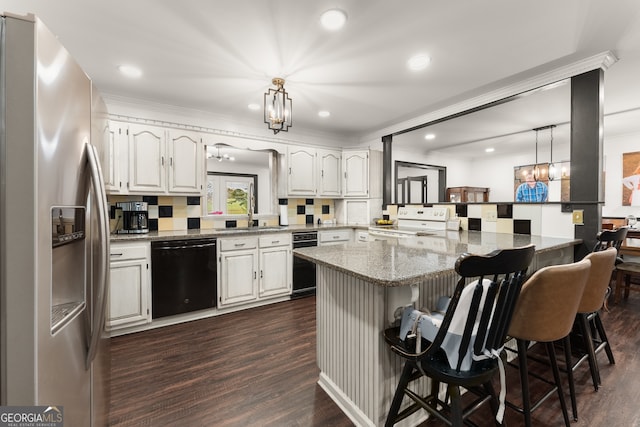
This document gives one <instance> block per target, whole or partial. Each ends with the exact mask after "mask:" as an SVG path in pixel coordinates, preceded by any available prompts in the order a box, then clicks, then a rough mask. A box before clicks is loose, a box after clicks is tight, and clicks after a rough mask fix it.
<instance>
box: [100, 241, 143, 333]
mask: <svg viewBox="0 0 640 427" xmlns="http://www.w3.org/2000/svg"><path fill="white" fill-rule="evenodd" d="M150 253H151V248H150V244H149V243H148V242H147V243H116V242H113V243H111V250H110V253H109V255H110V269H111V270H110V273H111V279H110V286H109V304H108V306H107V317H106V319H107V320H106V329H107V330H109V331H113V330H116V329H121V328H125V327H130V326H136V325H143V324H146V323H150V322H151V306H150V305H151V304H150V300H151V298H150V297H151V294H150V285H151V270H150V269H149V264H150Z"/></svg>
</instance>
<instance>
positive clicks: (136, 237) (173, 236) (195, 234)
mask: <svg viewBox="0 0 640 427" xmlns="http://www.w3.org/2000/svg"><path fill="white" fill-rule="evenodd" d="M343 228H349V229H353V228H362V229H363V230H366V229H367V228H368V226H365V225H349V224H326V225H316V224H313V225H312V224H307V225H283V226H271V227H270V226H265V227H252V228H216V229H210V230H205V229H195V230H174V231H150V232H148V233H142V234H111V239H110V240H111V241H112V242H130V241H154V240H156V241H157V240H182V239H199V238H214V237H238V236H251V235H262V234H267V233H278V232H285V233H286V232H289V233H291V232H296V231H314V230H315V231H320V230H337V229H343Z"/></svg>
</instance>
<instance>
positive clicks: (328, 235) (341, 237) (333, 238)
mask: <svg viewBox="0 0 640 427" xmlns="http://www.w3.org/2000/svg"><path fill="white" fill-rule="evenodd" d="M318 240H320V243H328V242H348V241H349V240H351V230H347V229H344V230H334V231H322V232H320V233H318Z"/></svg>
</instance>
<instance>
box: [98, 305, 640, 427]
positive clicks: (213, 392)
mask: <svg viewBox="0 0 640 427" xmlns="http://www.w3.org/2000/svg"><path fill="white" fill-rule="evenodd" d="M602 319H603V322H604V325H605V328H606V330H607V333H608V334H609V339H610V341H611V342H612V344H613V350H614V355H615V358H616V364H615V365H610V364H609V363H608V361H607V359H606V355H605V354H604V352H603V353H600V354H599V355H598V360H599V363H600V370H601V376H602V385H601V387H600V390H599V391H598V392H594V390H593V387H592V385H591V377H590V375H589V369H588V366H587V365H586V364H584V365H583V366H581V367H580V368H579V369H578V371H576V389H577V394H578V396H577V398H578V409H579V420H578V421H577V422H572V426H611V427H613V426H640V408H639V407H638V404H637V402H638V401H639V400H640V379H639V377H640V352H638V349H639V348H640V295H637V294H635V293H632V295H631V296H630V297H629V300H628V301H623V302H621V303H620V304H618V305H612V306H611V311H610V312H609V313H602ZM315 348H316V342H315V298H314V297H309V298H302V299H299V300H294V301H287V302H283V303H277V304H273V305H270V306H265V307H260V308H256V309H251V310H247V311H242V312H238V313H232V314H226V315H222V316H218V317H214V318H209V319H204V320H198V321H194V322H189V323H184V324H180V325H175V326H169V327H164V328H160V329H155V330H151V331H146V332H141V333H137V334H130V335H125V336H121V337H116V338H112V339H111V351H112V367H111V369H112V377H111V412H110V417H109V425H111V426H120V427H124V426H154V427H156V426H189V427H191V426H351V425H352V423H351V422H350V421H349V419H348V418H347V417H346V416H345V415H344V414H343V413H342V412H341V410H340V409H339V408H338V407H337V405H336V404H335V403H333V401H332V400H331V399H329V397H327V395H326V394H325V393H324V391H323V390H322V389H321V388H320V386H318V385H317V383H316V382H317V379H318V368H317V366H316V363H315V357H316V355H315ZM517 375H518V374H517V371H516V370H515V369H510V368H507V377H508V386H507V398H508V399H513V400H516V399H517V396H519V393H520V390H519V382H518V377H517ZM564 377H565V376H564V375H563V378H564ZM567 390H568V389H567V387H566V386H565V391H566V392H567V393H566V394H567V402H568V391H567ZM568 404H569V403H568ZM569 410H570V409H569ZM533 418H534V425H538V426H561V425H563V423H562V417H561V415H560V413H559V404H558V403H557V398H556V397H553V398H551V399H550V400H549V401H547V402H546V403H545V404H543V406H542V407H541V408H540V409H539V410H538V411H536V412H534V417H533ZM475 421H476V422H478V424H480V425H486V426H490V425H493V422H492V418H491V414H490V412H489V411H486V412H484V413H482V412H481V413H479V414H478V416H477V417H476V419H475ZM506 421H507V423H508V425H510V426H519V425H522V424H523V422H522V417H521V415H520V414H517V413H515V412H514V411H512V410H510V409H507V411H506ZM423 425H424V426H435V425H439V424H438V423H436V422H432V421H427V422H425V423H423Z"/></svg>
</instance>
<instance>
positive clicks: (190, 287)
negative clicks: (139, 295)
mask: <svg viewBox="0 0 640 427" xmlns="http://www.w3.org/2000/svg"><path fill="white" fill-rule="evenodd" d="M216 273H217V256H216V239H188V240H166V241H152V242H151V303H152V304H151V317H152V318H153V319H157V318H159V317H165V316H172V315H175V314H181V313H187V312H191V311H196V310H202V309H206V308H212V307H215V306H216V298H217V293H218V292H217V291H218V289H217V288H218V286H217V277H216Z"/></svg>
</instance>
